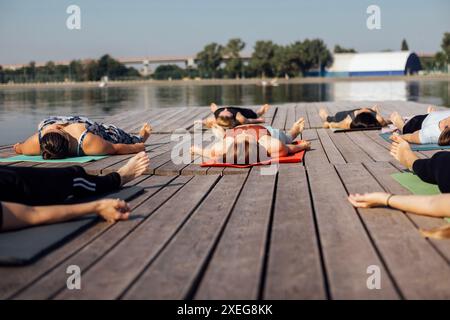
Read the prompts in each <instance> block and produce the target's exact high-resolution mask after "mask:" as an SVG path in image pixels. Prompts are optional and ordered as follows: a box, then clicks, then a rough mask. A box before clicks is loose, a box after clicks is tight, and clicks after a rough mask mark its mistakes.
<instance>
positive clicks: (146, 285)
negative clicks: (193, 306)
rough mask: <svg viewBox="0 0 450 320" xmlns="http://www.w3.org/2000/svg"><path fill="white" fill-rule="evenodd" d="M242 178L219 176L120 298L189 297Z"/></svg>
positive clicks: (238, 189) (244, 177) (242, 176)
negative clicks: (181, 224) (206, 195)
mask: <svg viewBox="0 0 450 320" xmlns="http://www.w3.org/2000/svg"><path fill="white" fill-rule="evenodd" d="M245 180H246V176H244V175H241V176H238V177H231V176H228V177H223V178H222V179H221V180H220V181H219V182H218V183H217V185H216V186H215V187H214V189H213V190H212V191H211V193H210V194H209V195H208V197H207V198H206V199H205V201H203V202H202V203H201V204H200V206H199V207H198V209H197V210H196V211H195V212H194V213H193V214H192V216H191V218H190V219H189V220H188V222H187V223H186V224H185V225H184V226H183V228H182V229H181V230H180V231H179V232H178V233H177V234H176V235H175V237H174V239H173V240H172V241H171V242H170V243H169V244H168V246H167V248H166V249H164V251H163V252H162V253H161V254H160V255H159V256H158V257H157V259H156V260H155V261H154V262H153V263H152V264H151V265H150V266H149V267H148V268H147V269H146V270H145V272H144V273H143V274H142V275H141V276H140V277H139V278H138V279H137V280H136V281H135V283H134V285H133V286H132V287H131V288H130V289H129V290H128V291H127V293H126V294H125V295H124V297H123V298H124V299H186V298H187V299H189V295H190V292H191V291H192V290H194V289H195V284H196V281H197V279H198V278H199V277H200V276H201V273H202V270H203V266H204V265H205V264H206V263H207V260H208V257H209V254H210V252H211V251H212V250H213V249H214V246H215V245H216V243H217V241H218V239H219V237H220V233H221V231H222V229H223V228H224V226H225V224H226V222H227V221H228V217H229V215H230V213H231V210H232V208H233V206H234V204H235V202H236V199H237V197H238V195H239V193H240V191H241V188H242V186H243V184H244V183H245ZM155 288H158V290H155Z"/></svg>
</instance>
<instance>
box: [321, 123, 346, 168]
mask: <svg viewBox="0 0 450 320" xmlns="http://www.w3.org/2000/svg"><path fill="white" fill-rule="evenodd" d="M317 135H318V136H319V139H320V142H321V143H322V147H323V149H324V150H325V152H326V154H327V157H328V161H329V162H330V163H333V164H337V163H345V159H344V157H343V156H342V154H341V152H340V151H339V149H338V148H336V146H335V145H334V143H333V141H332V140H331V139H330V136H329V135H328V130H326V129H317Z"/></svg>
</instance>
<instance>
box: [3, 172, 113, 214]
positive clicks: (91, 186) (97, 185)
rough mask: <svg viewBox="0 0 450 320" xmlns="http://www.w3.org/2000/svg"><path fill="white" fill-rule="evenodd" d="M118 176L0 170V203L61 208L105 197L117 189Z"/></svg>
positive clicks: (111, 174)
mask: <svg viewBox="0 0 450 320" xmlns="http://www.w3.org/2000/svg"><path fill="white" fill-rule="evenodd" d="M120 184H121V179H120V175H119V174H118V173H117V172H113V173H110V174H107V175H105V176H94V175H90V174H87V173H86V171H85V170H84V169H83V168H82V167H80V166H71V167H65V168H32V167H11V166H0V201H5V202H16V203H22V204H26V205H33V206H37V205H49V204H61V203H64V202H66V201H67V200H70V199H72V198H73V199H79V198H86V197H91V196H94V195H100V194H104V193H108V192H111V191H114V190H117V189H118V188H120Z"/></svg>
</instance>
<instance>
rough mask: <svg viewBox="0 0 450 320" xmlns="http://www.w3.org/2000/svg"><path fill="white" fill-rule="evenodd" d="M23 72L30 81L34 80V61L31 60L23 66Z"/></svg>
mask: <svg viewBox="0 0 450 320" xmlns="http://www.w3.org/2000/svg"><path fill="white" fill-rule="evenodd" d="M25 70H26V71H25V72H26V74H27V76H28V79H29V80H31V81H35V79H36V62H34V61H31V62H30V64H29V65H28V66H26V67H25Z"/></svg>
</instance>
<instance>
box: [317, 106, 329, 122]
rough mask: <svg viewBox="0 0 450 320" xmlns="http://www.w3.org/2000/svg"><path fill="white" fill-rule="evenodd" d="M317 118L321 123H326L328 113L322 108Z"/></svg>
mask: <svg viewBox="0 0 450 320" xmlns="http://www.w3.org/2000/svg"><path fill="white" fill-rule="evenodd" d="M319 117H320V118H321V119H322V121H327V118H328V112H327V111H326V110H325V109H324V108H321V109H320V110H319Z"/></svg>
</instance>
